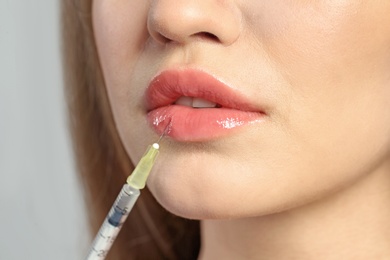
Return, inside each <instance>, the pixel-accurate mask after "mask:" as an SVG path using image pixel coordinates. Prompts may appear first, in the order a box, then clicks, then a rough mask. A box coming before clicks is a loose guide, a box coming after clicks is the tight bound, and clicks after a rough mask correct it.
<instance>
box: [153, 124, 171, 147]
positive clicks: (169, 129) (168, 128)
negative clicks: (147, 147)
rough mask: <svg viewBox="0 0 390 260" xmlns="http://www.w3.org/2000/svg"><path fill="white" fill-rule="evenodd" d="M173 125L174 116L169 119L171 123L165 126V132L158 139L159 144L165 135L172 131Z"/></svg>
mask: <svg viewBox="0 0 390 260" xmlns="http://www.w3.org/2000/svg"><path fill="white" fill-rule="evenodd" d="M171 127H172V118H171V119H170V120H169V123H168V124H167V126H166V127H165V129H164V132H163V133H162V134H161V136H160V138H159V139H158V141H157V142H156V143H157V144H159V143H160V141H161V139H163V137H164V136H165V135H166V134H167V133H169V132H170V131H171Z"/></svg>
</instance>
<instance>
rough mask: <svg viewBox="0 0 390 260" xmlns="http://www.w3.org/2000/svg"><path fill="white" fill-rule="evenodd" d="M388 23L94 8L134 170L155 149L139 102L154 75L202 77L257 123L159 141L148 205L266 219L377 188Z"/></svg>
mask: <svg viewBox="0 0 390 260" xmlns="http://www.w3.org/2000/svg"><path fill="white" fill-rule="evenodd" d="M389 13H390V2H389V1H357V0H344V1H340V0H328V1H298V0H297V1H285V0H275V1H258V0H249V1H233V0H229V1H220V0H219V1H217V0H197V1H187V0H180V1H178V0H151V1H128V0H104V1H103V0H95V1H94V3H93V23H94V30H95V36H96V42H97V47H98V52H99V57H100V60H101V65H102V69H103V73H104V77H105V81H106V85H107V90H108V94H109V98H110V102H111V105H112V109H113V114H114V117H115V121H116V124H117V128H118V131H119V133H120V136H121V138H122V141H123V143H124V145H125V147H126V150H127V152H128V154H129V156H130V158H131V159H132V160H133V162H135V163H136V162H138V160H139V159H140V157H141V156H142V154H143V152H144V150H145V148H146V147H147V145H148V144H151V143H153V142H154V141H156V140H157V139H158V135H157V134H156V133H155V132H154V131H153V130H152V128H151V127H150V125H149V124H148V123H147V121H146V114H147V111H146V109H145V105H144V93H145V90H146V88H147V86H148V84H149V82H150V81H151V79H152V77H153V76H155V75H156V74H157V73H158V72H160V71H162V70H165V69H172V68H179V69H186V68H195V69H201V70H204V71H207V72H208V73H210V74H212V75H214V76H215V77H218V78H220V79H222V80H223V81H224V82H228V83H229V85H230V86H232V87H233V88H234V89H235V90H237V91H239V92H240V93H242V94H243V95H245V96H246V97H248V98H249V99H250V101H251V103H253V104H256V105H258V106H261V107H263V108H264V112H265V113H266V117H265V120H264V121H262V122H259V123H255V124H251V125H248V126H245V127H242V128H239V129H237V131H234V132H232V134H231V135H229V136H226V137H223V138H220V139H216V140H213V141H208V142H201V143H184V142H177V141H175V140H172V139H169V138H166V139H165V140H163V143H162V148H161V153H160V156H159V158H158V161H157V164H156V165H155V169H154V171H153V172H152V173H151V175H150V177H149V180H148V187H149V188H150V190H151V191H152V193H153V194H154V196H155V197H156V199H157V200H158V201H159V202H160V203H161V204H162V206H164V207H165V208H167V209H168V210H169V211H171V212H173V213H174V214H177V215H180V216H183V217H187V218H196V219H210V218H212V219H216V218H244V217H254V216H264V215H267V214H272V213H276V212H283V211H286V210H289V209H293V208H296V207H298V206H303V205H307V204H309V203H310V202H313V201H321V200H325V199H326V198H327V197H329V196H332V195H333V194H335V193H337V192H341V191H343V190H346V189H351V188H352V187H354V186H356V185H358V183H360V182H362V181H363V180H366V179H367V178H371V177H370V176H374V175H378V176H379V175H380V176H383V175H384V174H383V173H384V172H386V171H389V158H390V99H389V97H390V16H389V15H388V14H389ZM205 32H206V33H207V34H206V33H205ZM376 179H380V178H376ZM382 181H383V179H382ZM389 188H390V187H389Z"/></svg>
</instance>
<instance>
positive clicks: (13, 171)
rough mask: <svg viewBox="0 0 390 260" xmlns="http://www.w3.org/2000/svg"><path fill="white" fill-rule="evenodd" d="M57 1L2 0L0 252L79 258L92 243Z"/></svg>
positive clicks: (30, 256)
mask: <svg viewBox="0 0 390 260" xmlns="http://www.w3.org/2000/svg"><path fill="white" fill-rule="evenodd" d="M59 1H61V0H37V1H28V0H0V178H1V179H0V230H1V233H0V259H5V260H7V259H11V260H12V259H32V260H35V259H56V260H61V259H66V260H69V259H82V258H83V257H82V256H84V255H85V250H87V248H88V246H89V239H90V238H89V236H88V234H87V231H86V230H87V228H86V221H85V212H84V208H85V205H84V204H83V199H82V192H81V188H80V186H79V184H78V180H77V177H76V174H75V171H74V164H73V162H72V156H73V155H72V152H71V146H70V141H69V136H68V132H67V126H66V117H65V103H64V98H63V92H62V86H63V83H62V75H61V60H60V58H61V57H60V42H59V23H58V19H59V9H58V7H59ZM63 1H68V0H63Z"/></svg>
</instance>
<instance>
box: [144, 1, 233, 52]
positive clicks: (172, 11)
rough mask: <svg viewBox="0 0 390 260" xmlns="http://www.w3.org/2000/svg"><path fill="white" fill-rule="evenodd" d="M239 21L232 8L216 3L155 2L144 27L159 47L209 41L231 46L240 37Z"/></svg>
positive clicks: (230, 5)
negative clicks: (172, 43)
mask: <svg viewBox="0 0 390 260" xmlns="http://www.w3.org/2000/svg"><path fill="white" fill-rule="evenodd" d="M222 2H223V1H222ZM225 2H231V1H225ZM240 21H241V19H240V15H239V12H238V10H237V9H236V8H234V6H232V4H221V1H218V0H196V1H191V0H155V1H153V3H152V5H151V7H150V10H149V15H148V21H147V26H148V30H149V33H150V35H151V37H152V38H153V39H154V40H155V41H157V42H158V43H161V44H167V43H170V42H175V43H179V44H185V43H188V42H191V41H195V40H208V41H214V42H218V43H221V44H223V45H230V44H232V43H233V42H235V41H236V40H237V38H238V37H239V35H240V29H241V24H240Z"/></svg>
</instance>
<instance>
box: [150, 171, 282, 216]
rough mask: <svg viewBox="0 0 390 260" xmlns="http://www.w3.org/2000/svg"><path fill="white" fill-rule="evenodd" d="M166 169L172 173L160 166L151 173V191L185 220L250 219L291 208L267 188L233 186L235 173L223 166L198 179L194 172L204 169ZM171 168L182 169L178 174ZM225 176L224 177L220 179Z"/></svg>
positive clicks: (165, 206)
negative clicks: (248, 188) (249, 188)
mask: <svg viewBox="0 0 390 260" xmlns="http://www.w3.org/2000/svg"><path fill="white" fill-rule="evenodd" d="M167 168H169V170H165V169H164V167H161V168H159V170H158V171H154V172H152V174H151V176H150V178H149V180H148V188H149V190H150V191H151V192H152V194H153V196H154V197H155V198H156V200H157V201H158V202H159V204H161V206H162V207H164V208H165V209H166V210H168V211H169V212H171V213H172V214H174V215H177V216H180V217H183V218H187V219H197V220H204V219H237V218H248V217H255V216H262V215H268V214H272V213H275V212H278V211H283V210H286V209H287V208H288V205H289V203H286V201H285V200H284V199H283V196H278V197H277V199H275V198H276V197H275V196H273V194H272V193H269V192H268V191H269V189H266V187H265V186H266V185H263V186H261V185H256V186H257V187H256V189H252V190H251V191H249V190H247V189H246V188H245V187H247V185H246V184H243V183H238V184H237V182H236V184H233V183H234V182H235V181H234V180H232V179H231V178H228V177H226V176H228V175H229V174H232V173H231V172H228V171H227V170H226V169H225V168H222V167H221V170H219V171H218V170H217V167H213V169H214V170H213V171H212V172H202V173H203V174H198V175H197V176H196V178H194V172H196V171H197V170H201V169H199V168H197V169H194V168H195V167H191V166H188V164H187V167H184V166H183V167H176V168H171V167H167ZM172 169H180V170H176V171H177V172H175V170H172ZM185 169H187V171H186V170H185ZM188 169H191V171H188ZM222 175H223V176H225V178H223V179H221V178H220V177H221V176H222ZM209 176H213V177H209ZM253 186H254V185H253V183H252V187H253ZM281 195H282V194H281Z"/></svg>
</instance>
